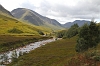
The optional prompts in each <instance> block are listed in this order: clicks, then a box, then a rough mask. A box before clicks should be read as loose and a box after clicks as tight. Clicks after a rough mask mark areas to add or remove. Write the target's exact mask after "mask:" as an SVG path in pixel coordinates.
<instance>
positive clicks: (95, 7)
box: [0, 0, 100, 24]
mask: <svg viewBox="0 0 100 66" xmlns="http://www.w3.org/2000/svg"><path fill="white" fill-rule="evenodd" d="M0 4H1V5H2V6H4V7H5V8H6V9H7V10H9V11H12V10H13V9H16V8H28V9H31V10H34V11H36V12H37V13H39V14H41V15H43V16H47V17H49V18H52V19H56V20H57V21H59V22H60V23H62V24H64V23H66V22H71V21H74V20H76V19H80V20H83V19H84V20H91V19H92V18H94V19H95V21H97V22H98V21H100V0H0Z"/></svg>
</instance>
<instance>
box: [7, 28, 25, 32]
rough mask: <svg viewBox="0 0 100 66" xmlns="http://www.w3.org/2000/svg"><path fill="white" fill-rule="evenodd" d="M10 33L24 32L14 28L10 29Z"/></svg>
mask: <svg viewBox="0 0 100 66" xmlns="http://www.w3.org/2000/svg"><path fill="white" fill-rule="evenodd" d="M8 32H9V33H23V31H21V30H19V29H17V28H13V29H10V30H8Z"/></svg>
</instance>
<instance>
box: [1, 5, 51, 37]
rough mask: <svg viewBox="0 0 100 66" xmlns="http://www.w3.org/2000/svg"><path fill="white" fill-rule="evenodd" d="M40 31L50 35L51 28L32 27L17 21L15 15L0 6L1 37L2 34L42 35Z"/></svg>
mask: <svg viewBox="0 0 100 66" xmlns="http://www.w3.org/2000/svg"><path fill="white" fill-rule="evenodd" d="M39 31H42V32H43V33H50V32H52V30H51V29H50V28H46V27H42V26H36V25H30V24H28V23H25V22H22V21H19V20H17V19H16V18H14V17H13V15H12V14H11V13H10V12H9V11H8V10H6V9H5V8H4V7H3V6H2V5H0V35H1V34H7V35H8V34H13V35H14V34H22V35H40V34H39Z"/></svg>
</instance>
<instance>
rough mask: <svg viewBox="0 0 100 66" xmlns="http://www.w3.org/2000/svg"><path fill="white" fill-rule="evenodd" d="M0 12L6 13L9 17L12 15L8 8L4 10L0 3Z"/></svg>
mask: <svg viewBox="0 0 100 66" xmlns="http://www.w3.org/2000/svg"><path fill="white" fill-rule="evenodd" d="M0 14H2V15H6V16H10V17H12V16H13V15H12V14H11V13H10V12H9V11H8V10H6V9H5V8H4V7H3V6H2V5H1V4H0Z"/></svg>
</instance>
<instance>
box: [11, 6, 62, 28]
mask: <svg viewBox="0 0 100 66" xmlns="http://www.w3.org/2000/svg"><path fill="white" fill-rule="evenodd" d="M11 13H12V14H13V16H14V17H16V18H18V19H20V20H24V21H27V22H29V23H31V24H34V25H37V26H46V27H49V28H53V27H56V28H57V29H58V26H59V27H60V28H61V27H62V25H61V24H60V23H59V22H58V21H56V20H55V19H50V18H48V17H45V16H42V15H40V14H38V13H37V12H35V11H33V10H30V9H26V8H17V9H14V10H13V11H11Z"/></svg>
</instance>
